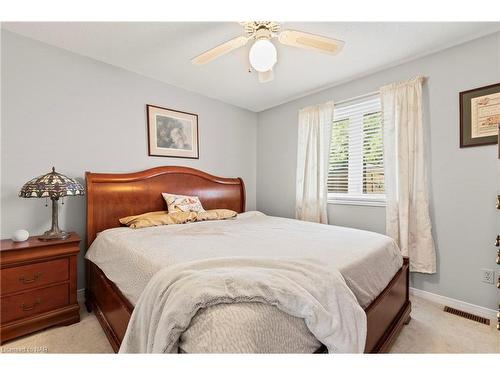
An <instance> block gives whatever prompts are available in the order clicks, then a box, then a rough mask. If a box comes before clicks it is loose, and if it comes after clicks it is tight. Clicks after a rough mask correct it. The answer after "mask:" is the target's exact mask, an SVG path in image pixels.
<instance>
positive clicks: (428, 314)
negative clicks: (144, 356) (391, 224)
mask: <svg viewBox="0 0 500 375" xmlns="http://www.w3.org/2000/svg"><path fill="white" fill-rule="evenodd" d="M412 303H413V311H412V320H411V322H410V324H409V325H407V326H405V327H404V328H403V331H402V332H401V334H400V335H399V337H398V339H397V340H396V342H395V344H394V346H393V347H392V350H391V352H392V353H500V332H498V331H497V330H496V327H495V326H494V325H493V323H494V322H492V325H490V326H487V325H484V324H480V323H476V322H473V321H470V320H467V319H464V318H460V317H457V316H454V315H451V314H448V313H445V312H443V311H442V306H439V305H436V304H433V303H431V302H428V301H426V300H423V299H421V298H417V297H412ZM0 349H1V350H0V351H1V352H2V353H12V352H47V353H112V352H113V351H112V349H111V346H110V345H109V343H108V341H107V339H106V336H105V335H104V332H103V331H102V329H101V326H100V325H99V323H98V322H97V319H96V317H95V316H94V314H88V313H87V312H86V311H85V309H82V310H81V322H80V323H77V324H73V325H71V326H67V327H58V328H51V329H47V330H45V331H42V332H39V333H36V334H33V335H30V336H26V337H23V338H20V339H18V340H14V341H11V342H8V343H6V344H5V345H3V346H1V347H0Z"/></svg>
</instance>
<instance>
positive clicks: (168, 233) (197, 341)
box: [86, 211, 403, 352]
mask: <svg viewBox="0 0 500 375" xmlns="http://www.w3.org/2000/svg"><path fill="white" fill-rule="evenodd" d="M233 256H234V257H236V256H238V257H271V258H274V259H279V258H289V257H299V258H300V257H301V258H304V257H307V258H312V259H316V260H318V261H320V262H321V263H322V264H324V265H325V267H328V268H330V269H333V270H338V271H339V272H340V273H341V274H342V276H343V277H344V279H345V281H346V283H347V285H348V286H349V288H350V289H351V290H352V292H353V293H354V295H355V296H356V298H357V300H358V302H359V304H360V305H361V306H362V307H366V306H368V305H369V304H370V303H371V302H372V301H373V300H374V299H375V298H376V296H377V295H378V294H380V292H381V291H382V290H383V289H384V288H385V287H386V286H387V284H388V283H389V281H390V280H391V279H392V277H393V276H394V274H395V273H396V272H397V270H398V269H399V268H400V267H401V266H402V262H403V260H402V256H401V253H400V251H399V249H398V247H397V245H396V244H395V243H394V241H393V240H392V239H390V238H389V237H387V236H384V235H381V234H377V233H373V232H367V231H361V230H356V229H351V228H345V227H338V226H332V225H321V224H314V223H308V222H303V221H297V220H292V219H284V218H278V217H272V216H266V215H264V214H262V213H260V212H255V211H253V212H247V213H244V214H240V215H238V217H237V218H236V219H234V220H224V221H207V222H197V223H189V224H183V225H170V226H160V227H151V228H143V229H129V228H115V229H110V230H106V231H103V232H102V233H100V234H99V235H98V236H97V238H96V240H95V241H94V242H93V244H92V246H91V247H90V248H89V250H88V252H87V254H86V258H87V259H89V260H90V261H92V262H93V263H95V264H96V265H97V266H99V268H100V269H101V270H102V271H103V272H104V273H105V274H106V276H107V277H108V278H109V279H110V280H111V281H113V282H114V283H115V284H116V285H117V286H118V288H119V289H120V290H121V291H122V293H123V294H124V295H125V297H127V299H128V300H129V301H130V302H131V303H132V304H134V305H135V304H136V303H137V301H138V299H139V297H140V295H141V293H142V291H143V290H144V288H145V287H146V285H147V283H148V282H149V280H150V279H151V278H152V277H153V275H154V274H156V273H157V272H158V271H159V270H161V269H162V268H164V267H168V266H173V265H176V264H182V263H184V262H191V261H196V260H202V259H210V258H219V257H228V258H229V257H233ZM256 306H259V307H260V308H256ZM280 315H281V316H280ZM242 317H243V318H244V319H246V320H247V321H249V322H252V323H253V324H250V323H249V324H247V325H242V324H241V323H242ZM230 318H233V319H230ZM283 318H284V313H283V312H281V311H279V310H278V309H276V308H274V307H272V306H269V305H258V304H256V303H253V304H252V303H248V304H246V303H243V304H234V305H227V306H226V305H222V306H219V307H217V306H212V307H208V308H206V309H202V310H200V311H199V312H198V314H197V316H195V318H194V319H193V321H192V322H191V327H190V328H189V329H188V330H187V331H186V332H184V334H183V336H182V337H181V349H184V350H186V351H187V352H201V351H204V352H206V351H213V352H221V351H228V350H229V351H232V352H236V351H249V350H252V349H253V348H255V345H258V346H259V351H263V352H271V351H275V352H283V351H286V352H291V351H293V352H302V351H304V352H310V351H311V347H315V345H316V346H319V343H317V342H316V343H315V339H314V336H312V335H311V334H310V332H309V331H308V329H307V327H306V326H305V324H304V321H303V320H302V319H298V318H294V317H291V319H289V320H286V319H283ZM228 319H230V320H228ZM277 322H279V324H281V326H280V325H279V324H277ZM291 325H293V326H294V327H295V330H289V327H290V326H291ZM280 329H281V330H287V331H288V332H291V334H290V336H289V337H290V340H289V343H282V344H283V345H281V346H280V345H275V344H276V343H274V344H272V343H270V340H271V336H272V334H273V333H275V332H276V331H279V330H280ZM221 330H222V333H221ZM245 330H246V331H245ZM252 330H253V331H252ZM243 331H245V332H250V331H251V332H250V334H248V335H246V339H248V340H249V341H248V342H246V343H243V345H242V346H241V341H244V340H236V341H234V342H230V341H231V338H232V337H234V334H235V333H236V336H238V335H239V336H242V335H243V333H244V332H243ZM266 333H267V334H269V335H268V337H264V338H263V337H262V335H263V334H266ZM252 334H253V335H254V336H256V337H255V339H256V340H257V341H256V340H253V341H252V340H251V339H252V337H251V336H252ZM294 335H295V336H294ZM262 342H264V343H269V347H268V348H265V347H263V345H262ZM294 345H295V346H294ZM264 346H265V345H264ZM228 348H230V349H228ZM238 348H243V349H238ZM273 348H274V349H273Z"/></svg>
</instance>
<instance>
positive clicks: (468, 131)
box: [459, 83, 500, 148]
mask: <svg viewBox="0 0 500 375" xmlns="http://www.w3.org/2000/svg"><path fill="white" fill-rule="evenodd" d="M459 100H460V148H464V147H474V146H484V145H493V144H497V143H498V129H499V128H498V125H499V124H500V83H496V84H493V85H488V86H483V87H478V88H475V89H471V90H467V91H462V92H460V94H459Z"/></svg>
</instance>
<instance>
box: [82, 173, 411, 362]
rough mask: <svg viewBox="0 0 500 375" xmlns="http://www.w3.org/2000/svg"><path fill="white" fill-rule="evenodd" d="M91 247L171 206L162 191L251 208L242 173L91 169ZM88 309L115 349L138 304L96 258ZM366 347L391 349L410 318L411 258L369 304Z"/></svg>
mask: <svg viewBox="0 0 500 375" xmlns="http://www.w3.org/2000/svg"><path fill="white" fill-rule="evenodd" d="M85 179H86V185H87V247H89V246H90V245H91V243H92V242H93V241H94V239H95V237H96V235H97V233H99V232H101V231H103V230H105V229H109V228H115V227H119V226H120V223H119V221H118V219H119V218H121V217H125V216H130V215H136V214H141V213H144V212H150V211H161V210H164V209H165V203H164V201H163V198H162V197H161V193H162V192H165V191H170V192H175V193H177V194H183V195H196V196H198V197H199V198H200V200H201V202H202V204H203V207H204V208H206V209H215V208H227V209H231V210H234V211H236V212H238V213H242V212H244V211H245V186H244V183H243V180H242V179H241V178H221V177H216V176H212V175H209V174H207V173H204V172H202V171H199V170H196V169H192V168H187V167H157V168H152V169H148V170H145V171H142V172H137V173H129V174H103V173H91V172H87V173H86V175H85ZM86 279H87V287H86V290H85V295H86V306H87V309H89V310H93V311H94V312H95V315H96V317H97V319H98V320H99V323H100V324H101V326H102V328H103V330H104V332H105V333H106V336H107V338H108V340H109V342H110V343H111V346H112V347H113V350H114V351H115V352H117V351H118V349H119V347H120V343H121V341H122V339H123V337H124V335H125V331H126V329H127V325H128V322H129V320H130V316H131V314H132V311H133V308H134V307H133V305H132V304H131V303H130V302H129V301H128V300H127V299H126V298H125V297H124V296H123V294H122V293H121V292H120V290H119V289H118V288H117V287H116V285H115V284H114V283H113V282H111V281H110V280H109V279H108V278H107V277H106V276H105V275H104V273H103V272H102V271H101V270H100V269H99V267H97V266H96V265H95V264H93V263H92V262H89V261H86ZM365 312H366V315H367V323H368V333H367V340H366V346H365V353H385V352H388V351H389V349H390V347H391V345H392V343H393V342H394V341H395V339H396V337H397V335H398V333H399V332H400V331H401V329H402V327H403V325H404V324H407V323H408V322H409V320H410V312H411V302H410V300H409V267H408V258H404V262H403V266H402V267H401V268H400V269H399V271H398V272H397V273H396V274H395V275H394V277H393V278H392V280H391V281H390V282H389V284H388V285H387V287H386V288H385V289H384V290H383V291H382V292H381V293H380V294H379V295H378V297H377V298H376V299H375V300H374V301H373V302H372V303H371V304H370V305H369V306H368V307H367V308H365Z"/></svg>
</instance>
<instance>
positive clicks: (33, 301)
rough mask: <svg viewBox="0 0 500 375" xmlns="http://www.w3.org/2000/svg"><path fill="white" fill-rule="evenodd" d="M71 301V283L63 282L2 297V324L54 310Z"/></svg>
mask: <svg viewBox="0 0 500 375" xmlns="http://www.w3.org/2000/svg"><path fill="white" fill-rule="evenodd" d="M68 303H69V285H68V284H62V285H56V286H51V287H48V288H43V289H36V290H33V291H29V292H25V293H22V294H16V295H13V296H10V297H3V298H2V299H1V304H2V307H1V311H2V317H1V319H2V324H3V323H7V322H10V321H12V320H17V319H23V318H27V317H29V316H32V315H37V314H40V313H43V312H45V311H49V310H54V309H57V308H59V307H63V306H66V305H68Z"/></svg>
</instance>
